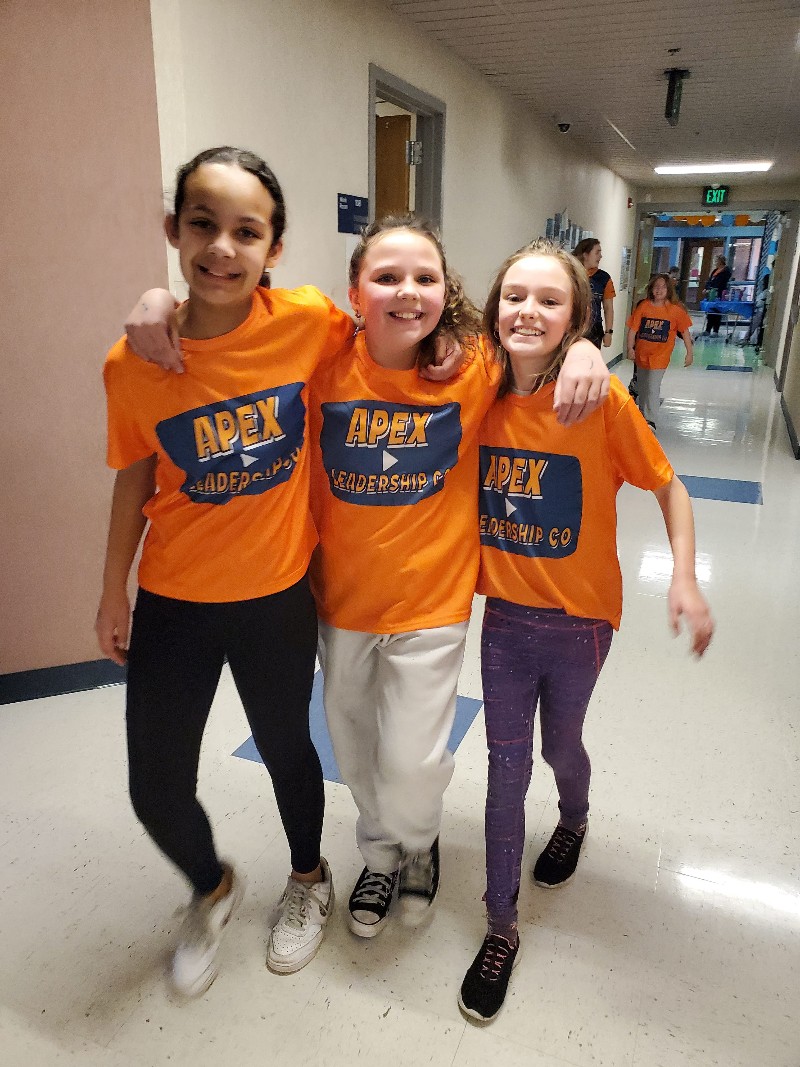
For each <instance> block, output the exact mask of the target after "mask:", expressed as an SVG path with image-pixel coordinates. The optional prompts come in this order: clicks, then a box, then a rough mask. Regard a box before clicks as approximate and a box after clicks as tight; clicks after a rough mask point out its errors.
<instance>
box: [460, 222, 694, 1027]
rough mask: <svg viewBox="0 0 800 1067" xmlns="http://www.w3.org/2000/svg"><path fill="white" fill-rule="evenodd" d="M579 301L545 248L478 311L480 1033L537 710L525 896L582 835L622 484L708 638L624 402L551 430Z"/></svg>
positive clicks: (566, 863)
mask: <svg viewBox="0 0 800 1067" xmlns="http://www.w3.org/2000/svg"><path fill="white" fill-rule="evenodd" d="M590 299H591V297H590V290H589V286H588V283H587V280H586V275H585V272H584V271H583V270H582V269H581V267H580V265H579V264H578V263H577V261H576V260H575V259H574V258H573V257H572V256H570V255H568V254H567V253H566V252H563V251H561V250H559V249H557V248H556V247H555V246H553V245H551V244H550V243H549V242H544V241H542V242H535V243H534V244H532V245H530V246H528V247H527V248H524V249H522V250H521V251H520V252H518V253H516V254H515V255H513V256H511V257H510V258H509V259H508V260H507V261H506V263H505V264H504V265H503V267H502V268H501V270H500V272H499V274H498V276H497V279H496V280H495V283H494V285H493V287H492V289H491V292H490V294H489V298H488V301H487V304H486V309H485V311H484V328H485V332H486V333H487V334H488V335H491V336H493V337H496V338H497V341H496V343H495V347H496V350H497V355H498V360H499V363H500V365H501V367H502V373H503V380H502V383H501V386H500V399H499V400H498V402H497V403H496V404H495V405H494V406H493V407H492V409H491V410H490V412H489V414H488V415H487V417H486V419H485V421H484V425H483V427H482V429H481V435H480V480H481V500H480V520H479V523H480V527H479V528H480V539H481V569H480V576H479V579H478V592H480V593H485V594H486V596H487V598H488V599H487V601H486V614H485V616H484V622H483V635H482V645H481V666H482V675H483V689H484V712H485V716H486V734H487V742H488V746H489V782H488V791H487V800H486V878H487V890H486V897H485V900H486V908H487V916H488V933H487V936H486V939H485V940H484V942H483V945H482V946H481V949H480V951H479V952H478V954H477V956H476V957H475V960H474V961H473V963H472V965H471V967H470V968H469V970H468V971H467V974H466V977H465V978H464V982H463V984H462V986H461V991H460V993H459V1004H460V1006H461V1008H462V1010H463V1011H464V1012H465V1013H466V1014H467V1015H469V1016H470V1017H472V1018H475V1019H478V1020H480V1021H482V1022H487V1021H489V1020H491V1019H493V1018H494V1017H495V1015H496V1014H497V1013H498V1012H499V1010H500V1008H501V1007H502V1004H503V1000H504V998H505V994H506V989H507V986H508V981H509V978H510V976H511V971H512V969H513V966H514V963H515V961H516V958H517V954H518V951H519V934H518V931H517V896H518V893H519V885H520V875H521V864H522V853H523V848H524V845H525V795H526V793H527V789H528V785H529V783H530V777H531V769H532V751H533V725H534V716H535V712H536V708H537V705H538V706H539V709H540V715H541V735H542V755H543V757H544V759H545V760H546V761H547V762H548V763H549V764H550V766H551V767H552V768H553V772H554V774H555V778H556V786H557V788H558V795H559V811H560V817H559V823H558V826H557V827H556V830H555V832H554V833H553V835H552V837H551V839H550V842H549V844H548V845H547V847H546V848H545V850H544V851H543V852H542V854H541V855H540V856H539V858H538V860H537V861H536V865H535V867H534V870H533V877H534V880H535V881H536V883H537V885H541V886H545V887H555V886H560V885H564V884H565V883H566V882H567V881H568V880H569V879H570V878H571V877H572V875H573V874H574V872H575V868H576V866H577V862H578V857H579V855H580V851H581V846H582V844H583V840H584V838H585V835H586V827H587V816H588V812H589V778H590V770H591V768H590V763H589V757H588V755H587V753H586V750H585V748H584V746H583V740H582V731H583V722H584V718H585V715H586V709H587V706H588V703H589V699H590V697H591V694H592V690H593V689H594V686H595V683H596V681H597V678H598V675H599V673H600V670H601V668H602V666H603V662H604V661H605V658H606V655H607V653H608V650H609V647H610V644H611V636H612V632H613V630H614V629H615V628H617V627H618V626H619V621H620V615H621V611H622V578H621V574H620V569H619V560H618V558H617V548H616V495H617V492H618V490H619V488H620V486H621V485H622V484H623V482H626V481H627V482H630V483H631V484H633V485H637V486H639V487H640V488H642V489H649V490H651V491H652V492H653V493H654V494H655V496H656V499H657V500H658V502H659V505H660V506H661V510H662V512H663V514H664V521H665V524H666V528H667V534H668V536H669V540H670V544H671V546H672V551H673V556H674V561H675V563H674V571H673V578H672V584H671V586H670V590H669V596H668V609H669V619H670V624H671V626H672V628H673V630H674V631H675V632H676V633H677V631H678V626H679V620H680V618H681V616H684V618H685V620H686V623H687V625H688V628H689V630H690V631H691V639H692V651H693V652H695V653H696V654H697V655H702V654H703V652H704V651H705V650H706V648H707V646H708V643H709V641H710V640H711V636H712V633H713V623H712V620H711V617H710V615H709V611H708V605H707V604H706V601H705V599H704V598H703V596H702V594H701V593H700V590H699V589H698V586H697V582H696V579H695V573H694V524H693V518H692V507H691V503H690V500H689V495H688V493H687V492H686V489H685V488H684V486H683V484H682V483H681V482H680V480H679V479H678V478H676V477H675V475H674V472H673V470H672V467H671V466H670V464H669V461H668V460H667V458H666V456H665V455H664V453H663V451H662V450H661V447H660V445H659V444H658V442H657V441H656V439H655V437H654V436H653V435H652V434H651V433H650V431H649V430H648V429H647V426H646V424H645V422H644V420H643V419H642V417H641V415H640V414H639V412H638V411H637V410H636V408H635V406H634V404H633V402H632V400H631V399H630V397H629V395H628V392H627V390H626V389H625V388H624V387H623V386H622V384H621V383H620V382H619V380H618V379H616V378H612V380H611V389H610V393H609V399H608V401H607V402H606V404H605V405H604V406H603V407H602V408H600V409H599V410H597V411H595V412H594V413H593V414H591V415H590V416H589V417H588V418H587V419H586V420H585V421H584V422H582V423H581V424H580V425H579V426H576V427H574V428H572V429H569V430H567V431H565V430H564V429H563V428H562V427H561V426H559V425H558V424H557V422H556V421H555V419H554V418H553V416H552V411H551V408H552V394H553V382H554V379H555V376H556V374H557V373H558V371H559V368H560V366H561V361H562V358H563V353H564V351H565V349H566V347H567V346H568V345H569V344H570V343H571V342H572V340H573V339H574V338H575V337H576V336H580V334H581V332H582V331H583V329H584V327H585V323H586V319H587V315H588V311H589V302H590Z"/></svg>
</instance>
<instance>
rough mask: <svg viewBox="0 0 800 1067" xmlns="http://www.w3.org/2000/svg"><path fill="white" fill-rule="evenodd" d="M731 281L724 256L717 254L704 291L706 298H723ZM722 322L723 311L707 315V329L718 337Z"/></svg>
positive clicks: (710, 312)
mask: <svg viewBox="0 0 800 1067" xmlns="http://www.w3.org/2000/svg"><path fill="white" fill-rule="evenodd" d="M730 283H731V272H730V270H729V269H728V261H727V259H726V258H725V257H724V256H717V259H716V263H715V264H714V269H713V270H712V272H711V274H709V276H708V280H707V281H706V284H705V288H704V289H703V293H704V294H705V298H706V300H722V299H724V296H723V294H724V293H725V291H726V290H727V288H728V286H729V285H730ZM721 324H722V312H721V311H709V312H708V314H707V315H706V331H707V332H708V333H709V334H712V335H713V336H714V337H716V336H717V335H718V334H719V328H720V326H721Z"/></svg>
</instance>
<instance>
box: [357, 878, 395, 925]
mask: <svg viewBox="0 0 800 1067" xmlns="http://www.w3.org/2000/svg"><path fill="white" fill-rule="evenodd" d="M396 885H397V871H395V872H394V873H393V874H379V873H378V872H377V871H371V870H370V869H369V868H368V867H365V868H364V870H363V871H362V872H361V874H360V875H359V876H358V879H357V880H356V884H355V886H354V887H353V892H352V893H351V894H350V903H349V904H348V912H349V914H348V920H347V921H348V925H349V926H350V929H351V930H352V931H353V933H354V934H356V935H357V936H358V937H374V936H375V935H376V934H377V933H378V931H379V930H381V929H383V927H384V925H385V924H386V920H387V919H388V918H389V908H390V907H391V906H392V897H393V896H394V887H395V886H396Z"/></svg>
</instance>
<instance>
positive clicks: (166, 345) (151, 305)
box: [125, 289, 183, 374]
mask: <svg viewBox="0 0 800 1067" xmlns="http://www.w3.org/2000/svg"><path fill="white" fill-rule="evenodd" d="M177 306H178V302H177V300H176V299H175V297H174V296H173V295H172V293H170V292H168V291H167V290H166V289H148V290H147V292H146V293H143V294H142V296H141V297H140V298H139V299H138V300H137V301H136V304H135V305H134V307H133V309H132V310H131V312H130V314H129V315H128V317H127V319H126V320H125V332H126V334H127V335H128V344H129V345H130V346H131V348H132V349H133V351H134V352H135V353H136V355H137V356H139V357H140V358H141V359H144V360H146V361H147V362H148V363H157V364H158V366H159V367H163V368H164V370H172V371H175V373H176V374H183V354H182V352H181V338H180V333H179V331H178V320H177V317H176V315H175V309H176V308H177Z"/></svg>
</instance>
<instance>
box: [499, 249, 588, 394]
mask: <svg viewBox="0 0 800 1067" xmlns="http://www.w3.org/2000/svg"><path fill="white" fill-rule="evenodd" d="M571 321H572V282H571V280H570V278H569V275H568V274H567V272H566V271H565V270H564V268H563V267H562V265H561V264H560V263H559V262H558V260H557V259H555V258H554V257H552V256H537V255H533V256H526V257H525V258H524V259H519V260H517V262H516V263H513V264H512V265H511V266H510V267H509V268H508V270H507V271H506V273H505V277H504V278H503V284H502V286H501V289H500V303H499V306H498V311H497V331H498V333H499V334H500V343H501V344H502V346H503V348H505V350H506V352H508V355H509V359H510V360H511V366H512V368H513V370H514V380H515V382H516V383H517V386H518V387H519V388H521V389H526V388H527V387H528V385H527V383H528V382H529V380H530V379H532V378H533V377H535V376H536V375H537V374H542V373H543V372H544V371H546V370H547V368H548V366H549V365H550V363H551V361H552V358H553V356H554V355H555V353H556V351H557V350H558V348H559V346H560V345H561V342H562V340H563V338H564V334H565V333H566V332H567V330H568V329H569V326H570V323H571Z"/></svg>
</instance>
